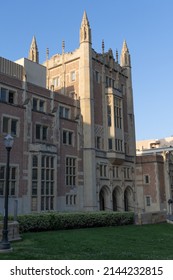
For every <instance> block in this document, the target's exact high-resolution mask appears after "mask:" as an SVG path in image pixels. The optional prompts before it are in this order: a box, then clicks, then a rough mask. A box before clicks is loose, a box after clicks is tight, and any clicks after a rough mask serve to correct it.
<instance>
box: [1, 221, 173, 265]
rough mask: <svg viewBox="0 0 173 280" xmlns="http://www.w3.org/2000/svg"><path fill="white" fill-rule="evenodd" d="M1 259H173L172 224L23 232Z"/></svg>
mask: <svg viewBox="0 0 173 280" xmlns="http://www.w3.org/2000/svg"><path fill="white" fill-rule="evenodd" d="M11 245H12V247H13V252H12V253H8V254H7V253H5V254H4V253H3V254H2V253H1V254H0V259H2V260H9V259H11V260H26V259H31V260H34V259H37V260H43V259H47V260H51V259H52V260H53V259H54V260H65V259H71V260H96V259H98V260H101V259H105V260H123V259H129V260H130V259H131V260H135V259H138V260H142V259H146V260H147V259H154V260H156V259H158V260H161V259H163V260H167V259H171V260H173V225H171V224H166V223H165V224H156V225H143V226H135V225H130V226H119V227H106V228H90V229H75V230H59V231H51V232H38V233H25V234H23V235H22V240H21V241H18V242H12V243H11Z"/></svg>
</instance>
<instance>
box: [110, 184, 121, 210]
mask: <svg viewBox="0 0 173 280" xmlns="http://www.w3.org/2000/svg"><path fill="white" fill-rule="evenodd" d="M112 209H113V211H122V190H121V188H120V187H119V186H116V187H115V188H114V190H113V192H112Z"/></svg>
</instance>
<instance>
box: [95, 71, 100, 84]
mask: <svg viewBox="0 0 173 280" xmlns="http://www.w3.org/2000/svg"><path fill="white" fill-rule="evenodd" d="M95 74H96V75H95V77H96V82H97V83H100V77H99V72H98V71H96V72H95Z"/></svg>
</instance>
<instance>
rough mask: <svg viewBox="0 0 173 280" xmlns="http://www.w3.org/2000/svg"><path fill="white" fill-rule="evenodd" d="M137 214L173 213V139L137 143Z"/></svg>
mask: <svg viewBox="0 0 173 280" xmlns="http://www.w3.org/2000/svg"><path fill="white" fill-rule="evenodd" d="M136 148H137V157H136V193H137V205H138V212H141V213H152V212H153V213H154V212H166V213H168V214H172V213H173V211H172V210H173V137H167V138H163V139H148V140H143V141H137V142H136Z"/></svg>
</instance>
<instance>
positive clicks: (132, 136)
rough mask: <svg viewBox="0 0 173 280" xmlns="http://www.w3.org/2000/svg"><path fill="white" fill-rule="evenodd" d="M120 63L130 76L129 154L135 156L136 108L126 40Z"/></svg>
mask: <svg viewBox="0 0 173 280" xmlns="http://www.w3.org/2000/svg"><path fill="white" fill-rule="evenodd" d="M120 64H121V67H122V68H123V70H124V72H125V74H126V75H127V77H128V79H126V91H127V92H126V93H127V94H126V96H127V121H128V154H129V155H130V156H134V155H135V154H136V145H135V143H136V141H135V118H134V108H133V89H132V75H131V61H130V53H129V50H128V47H127V43H126V41H124V42H123V47H122V51H121V61H120Z"/></svg>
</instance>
